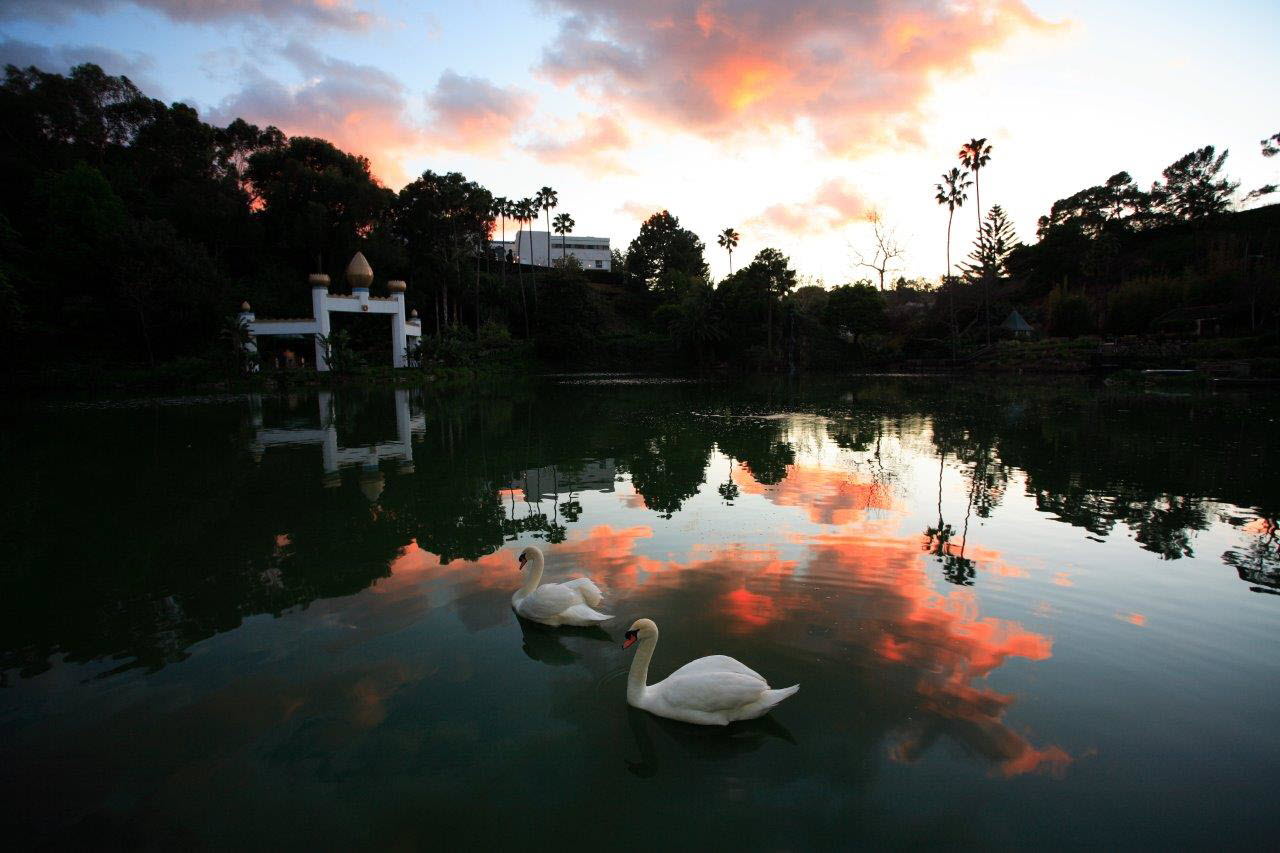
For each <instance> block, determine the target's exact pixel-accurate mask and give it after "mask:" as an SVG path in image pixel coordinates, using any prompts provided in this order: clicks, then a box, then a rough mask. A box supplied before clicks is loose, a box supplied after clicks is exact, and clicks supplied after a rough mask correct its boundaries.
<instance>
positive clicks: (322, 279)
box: [307, 272, 329, 290]
mask: <svg viewBox="0 0 1280 853" xmlns="http://www.w3.org/2000/svg"><path fill="white" fill-rule="evenodd" d="M307 281H309V282H311V287H312V288H313V289H317V290H318V289H319V288H322V287H323V288H324V289H325V290H328V289H329V276H328V275H326V274H325V273H322V272H313V273H312V274H311V275H309V276H307Z"/></svg>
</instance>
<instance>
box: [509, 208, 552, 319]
mask: <svg viewBox="0 0 1280 853" xmlns="http://www.w3.org/2000/svg"><path fill="white" fill-rule="evenodd" d="M541 205H542V202H541V200H540V199H538V198H525V199H521V200H520V203H519V205H518V207H519V210H518V211H517V212H516V217H517V218H519V220H520V222H521V223H522V224H524V225H532V224H533V223H534V222H536V221H537V219H538V208H539V207H541ZM525 230H527V231H528V232H529V263H530V265H532V264H533V229H532V228H526V229H525ZM548 239H550V238H548ZM516 247H517V248H519V244H518V243H517V244H516ZM533 313H534V314H537V313H538V277H537V276H534V277H533Z"/></svg>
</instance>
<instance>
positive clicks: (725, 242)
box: [716, 228, 741, 275]
mask: <svg viewBox="0 0 1280 853" xmlns="http://www.w3.org/2000/svg"><path fill="white" fill-rule="evenodd" d="M740 236H741V235H740V234H739V233H738V232H737V231H734V230H733V229H732V228H726V229H724V230H723V231H721V232H720V233H719V234H717V235H716V242H717V243H719V244H720V248H722V249H727V250H728V252H729V275H733V250H734V249H736V248H737V247H738V238H739V237H740Z"/></svg>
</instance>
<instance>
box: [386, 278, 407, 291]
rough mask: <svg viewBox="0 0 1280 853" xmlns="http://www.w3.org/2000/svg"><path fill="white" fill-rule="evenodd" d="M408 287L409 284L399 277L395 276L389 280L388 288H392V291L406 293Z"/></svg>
mask: <svg viewBox="0 0 1280 853" xmlns="http://www.w3.org/2000/svg"><path fill="white" fill-rule="evenodd" d="M407 289H408V286H407V285H406V284H405V283H404V282H403V281H401V280H400V279H398V278H393V279H391V281H389V282H387V290H390V291H391V292H392V293H404V292H405V290H407Z"/></svg>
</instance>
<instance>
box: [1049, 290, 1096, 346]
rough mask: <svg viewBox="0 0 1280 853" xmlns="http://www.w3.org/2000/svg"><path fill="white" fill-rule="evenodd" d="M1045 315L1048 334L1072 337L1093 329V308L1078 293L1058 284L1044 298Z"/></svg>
mask: <svg viewBox="0 0 1280 853" xmlns="http://www.w3.org/2000/svg"><path fill="white" fill-rule="evenodd" d="M1044 308H1045V317H1046V322H1047V325H1048V328H1049V334H1051V335H1058V336H1061V337H1067V338H1073V337H1075V336H1077V335H1084V334H1087V333H1088V332H1090V331H1091V330H1092V329H1093V309H1092V308H1091V307H1090V306H1089V300H1087V299H1085V298H1084V295H1083V294H1080V293H1068V292H1067V290H1066V288H1065V287H1063V286H1061V285H1059V286H1058V287H1056V288H1054V291H1053V292H1052V293H1050V294H1049V298H1048V299H1046V300H1045V303H1044Z"/></svg>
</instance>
